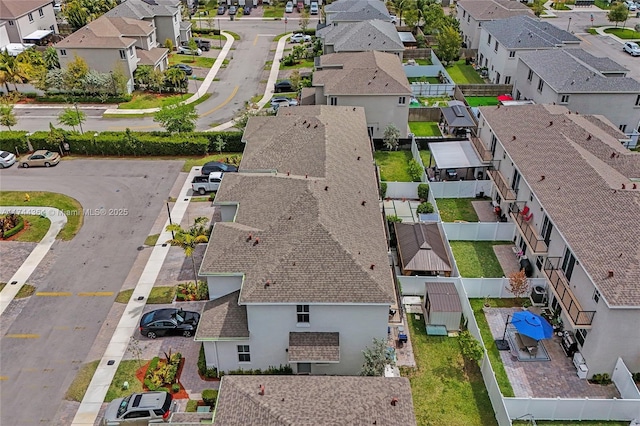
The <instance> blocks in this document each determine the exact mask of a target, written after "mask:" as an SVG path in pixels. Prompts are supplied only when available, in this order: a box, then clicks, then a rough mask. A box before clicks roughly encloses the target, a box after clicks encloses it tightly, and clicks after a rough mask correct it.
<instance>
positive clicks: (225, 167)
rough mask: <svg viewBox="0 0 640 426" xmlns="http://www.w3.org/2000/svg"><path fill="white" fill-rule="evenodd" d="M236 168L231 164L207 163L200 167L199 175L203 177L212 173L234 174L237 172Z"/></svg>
mask: <svg viewBox="0 0 640 426" xmlns="http://www.w3.org/2000/svg"><path fill="white" fill-rule="evenodd" d="M237 171H238V168H237V167H236V166H234V165H231V164H226V163H222V162H220V161H209V162H208V163H205V165H204V166H202V170H201V171H200V174H202V175H203V176H207V175H209V173H212V172H222V173H234V172H237Z"/></svg>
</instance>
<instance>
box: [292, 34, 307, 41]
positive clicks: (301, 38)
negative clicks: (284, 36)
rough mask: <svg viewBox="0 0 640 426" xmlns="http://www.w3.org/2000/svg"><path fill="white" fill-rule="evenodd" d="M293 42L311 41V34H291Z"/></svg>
mask: <svg viewBox="0 0 640 426" xmlns="http://www.w3.org/2000/svg"><path fill="white" fill-rule="evenodd" d="M290 40H291V43H307V42H309V41H311V36H310V35H308V34H302V33H297V34H294V35H292V36H291V39H290Z"/></svg>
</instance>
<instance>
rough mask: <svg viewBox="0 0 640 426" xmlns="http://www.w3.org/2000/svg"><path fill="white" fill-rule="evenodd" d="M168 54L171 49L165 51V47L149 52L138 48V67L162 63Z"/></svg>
mask: <svg viewBox="0 0 640 426" xmlns="http://www.w3.org/2000/svg"><path fill="white" fill-rule="evenodd" d="M168 53H169V49H165V48H164V47H154V48H152V49H149V50H144V49H140V48H136V54H137V55H138V58H139V59H140V61H139V62H138V65H151V66H155V65H157V64H158V62H160V60H161V59H162V58H164V57H165V56H167V54H168Z"/></svg>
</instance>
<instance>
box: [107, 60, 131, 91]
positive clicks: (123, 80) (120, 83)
mask: <svg viewBox="0 0 640 426" xmlns="http://www.w3.org/2000/svg"><path fill="white" fill-rule="evenodd" d="M110 74H111V84H112V85H113V95H114V96H117V95H121V94H123V93H127V83H128V82H129V77H127V76H126V75H125V73H124V70H123V69H122V66H121V65H120V64H118V65H117V66H116V68H115V69H114V70H113V71H111V72H110Z"/></svg>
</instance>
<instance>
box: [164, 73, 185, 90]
mask: <svg viewBox="0 0 640 426" xmlns="http://www.w3.org/2000/svg"><path fill="white" fill-rule="evenodd" d="M186 77H187V75H186V74H185V72H184V71H182V70H181V69H180V68H169V69H167V70H166V71H165V72H164V82H165V84H166V85H167V86H169V87H173V88H176V87H181V86H183V85H184V83H183V82H184V81H185V79H186Z"/></svg>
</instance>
